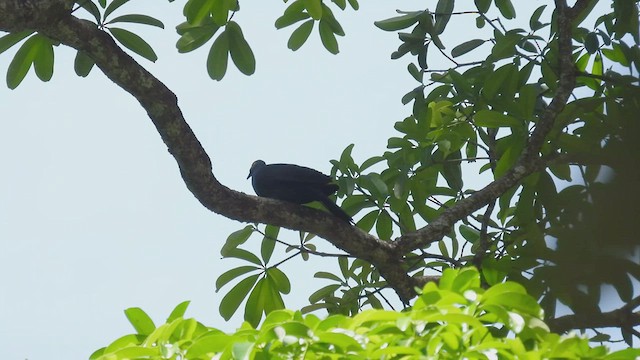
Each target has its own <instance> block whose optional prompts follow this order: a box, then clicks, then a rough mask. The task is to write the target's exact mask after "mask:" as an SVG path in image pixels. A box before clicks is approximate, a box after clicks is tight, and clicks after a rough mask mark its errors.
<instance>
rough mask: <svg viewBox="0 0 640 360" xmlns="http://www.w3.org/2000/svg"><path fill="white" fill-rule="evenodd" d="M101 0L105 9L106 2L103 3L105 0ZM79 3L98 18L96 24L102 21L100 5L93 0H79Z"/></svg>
mask: <svg viewBox="0 0 640 360" xmlns="http://www.w3.org/2000/svg"><path fill="white" fill-rule="evenodd" d="M100 2H101V4H100V5H101V6H102V8H103V9H104V7H105V6H106V4H102V2H103V1H100ZM77 4H78V5H80V7H81V8H83V9H85V10H86V11H87V12H88V13H89V14H91V16H93V18H94V19H95V20H96V22H95V23H96V24H99V23H100V9H98V7H97V6H96V4H94V3H93V1H88V0H87V1H78V2H77Z"/></svg>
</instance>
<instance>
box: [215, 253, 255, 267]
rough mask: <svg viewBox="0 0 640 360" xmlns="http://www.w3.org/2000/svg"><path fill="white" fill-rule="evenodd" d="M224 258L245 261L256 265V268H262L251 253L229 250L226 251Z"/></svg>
mask: <svg viewBox="0 0 640 360" xmlns="http://www.w3.org/2000/svg"><path fill="white" fill-rule="evenodd" d="M223 256H224V257H226V258H236V259H241V260H245V261H248V262H250V263H253V264H256V265H258V266H263V263H262V262H261V261H260V259H259V258H258V257H257V256H256V255H255V254H254V253H252V252H249V251H247V250H244V249H231V250H228V251H226V252H225V253H224V254H223Z"/></svg>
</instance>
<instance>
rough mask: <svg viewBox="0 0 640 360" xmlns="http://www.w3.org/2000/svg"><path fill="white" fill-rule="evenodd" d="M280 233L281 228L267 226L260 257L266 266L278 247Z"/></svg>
mask: <svg viewBox="0 0 640 360" xmlns="http://www.w3.org/2000/svg"><path fill="white" fill-rule="evenodd" d="M279 232H280V227H279V226H274V225H267V226H266V227H265V229H264V233H265V236H264V238H263V239H262V245H261V246H260V255H261V256H262V261H263V262H264V263H265V264H266V263H268V262H269V260H270V259H271V255H273V249H274V248H275V246H276V240H277V239H278V233H279Z"/></svg>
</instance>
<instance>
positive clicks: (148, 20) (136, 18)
mask: <svg viewBox="0 0 640 360" xmlns="http://www.w3.org/2000/svg"><path fill="white" fill-rule="evenodd" d="M118 22H126V23H135V24H143V25H151V26H155V27H159V28H161V29H164V24H163V23H162V21H160V20H158V19H156V18H154V17H151V16H148V15H142V14H129V15H122V16H118V17H116V18H114V19H111V20H110V21H109V22H108V24H114V23H118Z"/></svg>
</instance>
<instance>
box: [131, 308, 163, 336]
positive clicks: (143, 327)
mask: <svg viewBox="0 0 640 360" xmlns="http://www.w3.org/2000/svg"><path fill="white" fill-rule="evenodd" d="M124 314H125V315H126V316H127V319H128V320H129V322H130V323H131V325H133V328H134V329H136V331H137V332H138V334H139V335H149V334H151V333H152V332H153V330H155V329H156V326H155V324H154V323H153V320H151V318H150V317H149V315H147V313H146V312H144V310H142V309H140V308H138V307H132V308H128V309H126V310H125V311H124Z"/></svg>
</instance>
